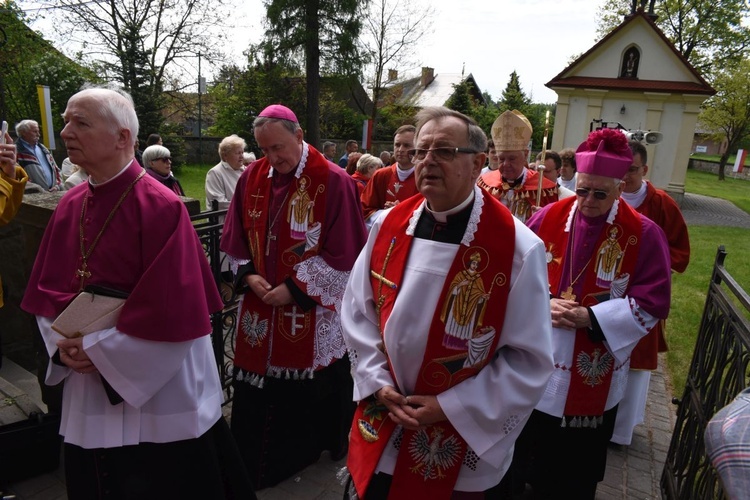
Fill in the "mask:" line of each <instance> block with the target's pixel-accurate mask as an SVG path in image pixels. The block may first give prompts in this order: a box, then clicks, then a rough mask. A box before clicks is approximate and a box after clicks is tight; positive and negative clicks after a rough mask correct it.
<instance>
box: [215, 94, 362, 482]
mask: <svg viewBox="0 0 750 500" xmlns="http://www.w3.org/2000/svg"><path fill="white" fill-rule="evenodd" d="M253 129H254V130H253V133H254V134H255V140H256V141H257V143H258V147H259V148H260V149H261V151H262V152H263V154H264V155H265V156H264V157H263V158H261V159H260V160H258V161H256V162H254V163H252V164H250V166H249V167H248V168H247V169H246V170H245V172H244V173H243V174H242V177H240V180H239V182H238V183H237V189H236V190H235V193H234V197H233V198H232V202H231V204H230V206H229V211H228V213H227V218H226V221H225V224H224V234H223V236H222V240H221V249H222V250H223V251H224V252H226V253H227V255H228V256H229V257H230V258H231V259H232V261H233V263H234V265H235V266H236V267H237V272H236V280H235V286H236V288H237V291H238V292H239V293H242V294H244V295H243V296H242V302H241V306H240V310H239V313H238V321H237V323H238V328H237V342H236V348H235V358H234V366H235V373H234V375H235V377H234V383H233V385H234V400H233V402H232V431H233V433H234V436H235V438H236V440H237V443H238V444H239V446H240V450H241V452H242V454H243V458H244V459H245V464H246V465H247V467H248V469H249V471H250V475H251V477H252V479H253V481H254V483H255V486H256V488H265V487H267V486H273V485H275V484H276V483H278V482H280V481H282V480H284V479H286V478H287V477H289V476H291V475H292V474H295V473H297V472H298V471H300V470H301V469H303V468H305V467H306V466H308V465H310V464H311V463H313V462H316V461H317V460H318V458H319V457H320V454H321V452H322V451H324V450H329V451H330V452H331V457H332V458H333V459H336V460H338V459H339V458H340V457H342V456H344V454H345V453H346V450H347V433H348V424H349V423H350V422H351V416H352V412H353V410H354V406H353V404H352V402H351V394H352V380H351V376H350V375H349V360H348V358H347V354H346V346H345V345H344V341H343V337H342V333H341V324H340V321H339V315H338V311H339V306H340V305H341V297H342V295H343V291H344V287H345V285H346V282H347V279H348V278H349V272H350V270H351V268H352V265H353V264H354V261H355V259H356V258H357V254H358V253H359V251H360V250H361V248H362V246H363V245H364V241H365V238H366V234H365V227H364V223H363V221H362V216H361V215H360V214H361V211H360V210H361V209H360V205H359V197H358V191H357V188H356V186H355V183H354V182H353V181H352V179H351V177H350V176H349V175H348V174H347V173H346V172H345V171H344V170H343V169H341V168H338V167H336V166H335V165H333V164H331V163H330V162H329V161H328V160H326V158H325V157H324V156H323V155H322V154H321V153H320V152H318V151H317V150H315V148H313V147H312V146H310V145H309V144H307V143H306V142H305V141H304V140H303V133H302V129H301V128H300V125H299V123H298V122H297V117H296V116H295V115H294V113H293V112H292V111H291V110H290V109H289V108H287V107H285V106H281V105H278V104H275V105H272V106H268V107H267V108H266V109H264V110H263V111H262V112H261V113H260V114H259V115H258V117H257V118H256V119H255V122H254V123H253Z"/></svg>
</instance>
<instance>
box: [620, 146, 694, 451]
mask: <svg viewBox="0 0 750 500" xmlns="http://www.w3.org/2000/svg"><path fill="white" fill-rule="evenodd" d="M628 144H629V146H630V151H631V152H632V153H633V164H632V165H631V166H630V168H629V169H628V170H627V173H626V174H625V177H624V179H623V183H624V188H623V192H622V199H623V200H624V201H625V202H626V203H627V204H628V205H630V206H631V207H633V208H634V209H635V210H636V211H637V212H638V213H639V214H641V215H643V216H645V217H648V218H649V219H651V220H652V221H654V222H655V223H656V224H657V225H658V226H659V227H660V228H662V230H664V233H665V234H666V236H667V243H668V244H669V260H670V263H671V267H672V271H674V272H677V273H682V272H684V271H685V269H686V268H687V266H688V262H690V237H689V236H688V230H687V225H686V224H685V219H683V218H682V212H680V207H679V205H677V203H676V202H675V201H674V200H673V199H672V197H671V196H669V195H668V194H667V193H666V192H665V191H662V190H661V189H656V188H655V187H654V186H653V184H651V183H650V182H648V181H647V180H645V179H644V178H643V176H644V175H646V173H648V165H647V164H646V161H647V160H646V159H647V157H648V156H647V155H648V153H647V152H646V146H644V145H643V144H642V143H640V142H638V141H630V142H629V143H628ZM664 327H665V321H663V320H662V321H659V322H658V323H657V324H656V325H655V326H654V328H653V329H652V330H651V331H650V332H649V334H648V335H646V336H645V337H643V338H642V339H641V341H640V342H638V345H637V346H636V347H635V349H633V353H632V354H631V356H630V375H629V376H628V387H627V389H626V391H625V395H624V396H623V398H622V401H620V406H619V408H618V409H617V422H616V423H615V430H614V433H613V434H612V442H613V443H616V444H620V445H629V444H630V442H631V440H632V439H633V428H634V427H635V426H636V425H638V424H640V423H641V422H643V416H644V412H645V410H646V397H647V396H648V384H649V381H650V380H651V371H652V370H655V369H656V365H657V361H658V359H657V358H658V353H659V352H664V351H666V350H667V341H666V338H665V336H664Z"/></svg>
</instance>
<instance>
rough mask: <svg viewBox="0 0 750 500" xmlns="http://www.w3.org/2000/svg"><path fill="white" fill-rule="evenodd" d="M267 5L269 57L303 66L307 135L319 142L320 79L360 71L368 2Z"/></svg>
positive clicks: (300, 0)
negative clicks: (363, 20)
mask: <svg viewBox="0 0 750 500" xmlns="http://www.w3.org/2000/svg"><path fill="white" fill-rule="evenodd" d="M265 6H266V18H267V29H266V32H265V38H264V41H263V43H262V48H263V51H264V61H265V62H266V63H273V62H280V63H282V64H284V65H287V66H290V65H291V66H304V68H305V75H306V78H307V99H306V101H307V102H306V113H305V114H306V132H305V133H306V136H307V139H308V141H309V142H311V143H312V144H318V143H319V140H320V127H319V124H320V114H319V93H320V77H321V74H338V75H352V74H358V73H359V68H360V67H361V62H362V59H361V56H360V52H359V48H358V46H357V38H358V37H359V32H360V30H361V27H362V23H361V18H362V6H363V0H266V1H265ZM302 62H303V63H304V64H301V63H302Z"/></svg>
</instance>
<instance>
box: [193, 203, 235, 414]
mask: <svg viewBox="0 0 750 500" xmlns="http://www.w3.org/2000/svg"><path fill="white" fill-rule="evenodd" d="M226 212H227V211H226V210H211V211H207V212H201V213H198V214H196V215H193V216H191V220H192V221H193V227H195V231H196V232H197V233H198V238H199V239H200V241H201V244H202V245H203V249H204V250H205V252H206V257H207V258H208V261H209V263H210V265H211V272H212V273H213V276H214V280H215V281H216V286H217V287H218V289H219V292H220V294H221V298H222V300H223V301H224V308H223V309H222V310H221V311H219V312H216V313H214V314H213V315H212V316H211V325H212V327H213V331H212V333H211V341H212V343H213V346H214V354H215V356H216V364H217V365H218V367H219V376H220V378H221V383H222V387H223V388H224V393H225V398H224V404H225V405H226V404H227V403H229V402H231V401H232V370H233V368H234V336H235V331H236V324H237V307H238V304H239V297H237V295H235V293H234V288H233V286H232V273H231V271H230V270H229V265H228V263H227V257H226V255H224V254H223V253H222V252H220V251H219V242H220V241H221V233H222V230H223V229H224V215H225V214H226Z"/></svg>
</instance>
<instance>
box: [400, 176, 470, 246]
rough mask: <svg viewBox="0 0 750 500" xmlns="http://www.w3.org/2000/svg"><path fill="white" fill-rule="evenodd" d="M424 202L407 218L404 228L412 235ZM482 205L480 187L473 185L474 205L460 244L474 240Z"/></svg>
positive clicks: (467, 244) (466, 244) (422, 210)
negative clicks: (406, 225)
mask: <svg viewBox="0 0 750 500" xmlns="http://www.w3.org/2000/svg"><path fill="white" fill-rule="evenodd" d="M425 203H427V201H426V200H425V201H423V202H422V204H421V205H419V207H417V209H416V210H414V213H413V214H412V216H411V219H409V226H408V227H407V228H406V234H407V235H409V236H414V231H415V230H416V228H417V222H419V218H420V217H421V216H422V212H424V207H425ZM482 207H484V198H483V197H482V188H480V187H479V186H474V205H473V206H472V208H471V215H470V216H469V223H468V224H467V225H466V231H464V237H463V238H462V239H461V244H462V245H465V246H469V245H470V244H471V242H472V241H474V233H476V232H477V225H478V224H479V219H480V216H481V215H482Z"/></svg>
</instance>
